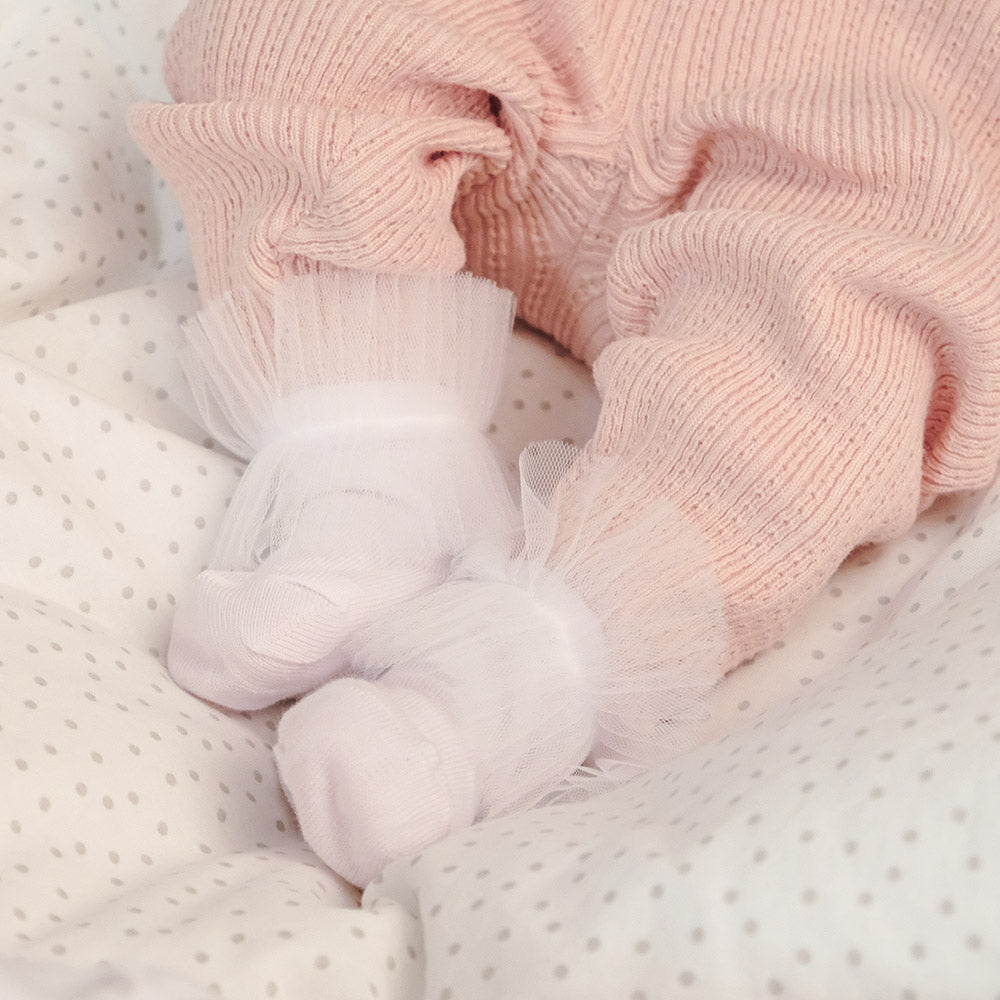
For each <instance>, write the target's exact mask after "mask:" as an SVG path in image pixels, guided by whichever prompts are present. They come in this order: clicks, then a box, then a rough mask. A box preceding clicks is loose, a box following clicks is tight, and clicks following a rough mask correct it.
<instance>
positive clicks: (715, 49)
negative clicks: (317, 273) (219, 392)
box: [132, 0, 1000, 671]
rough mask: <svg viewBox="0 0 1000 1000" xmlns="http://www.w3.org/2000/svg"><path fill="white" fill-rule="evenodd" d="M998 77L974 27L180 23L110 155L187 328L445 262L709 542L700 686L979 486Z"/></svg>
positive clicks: (999, 13)
mask: <svg viewBox="0 0 1000 1000" xmlns="http://www.w3.org/2000/svg"><path fill="white" fill-rule="evenodd" d="M998 53H1000V4H998V3H997V2H983V3H977V4H958V3H955V2H952V0H927V2H921V3H911V4H901V3H898V2H889V0H881V2H880V0H814V2H809V3H787V4H762V3H753V2H750V0H667V2H653V3H643V2H639V0H589V2H585V0H521V2H516V0H489V2H487V0H409V2H394V3H388V2H383V0H337V2H335V3H334V2H330V0H195V2H193V3H192V4H191V5H190V7H189V8H188V9H187V11H186V12H185V14H184V16H183V17H182V18H181V20H180V22H179V24H178V26H177V28H176V30H175V32H174V35H173V37H172V39H171V42H170V45H169V49H168V54H167V74H168V81H169V83H170V86H171V89H172V92H173V94H174V96H175V97H176V99H177V100H178V102H180V103H178V104H177V105H176V106H163V105H154V106H150V105H145V106H140V107H139V108H137V109H136V110H135V112H134V114H133V117H132V127H133V129H134V131H135V134H136V135H137V137H138V138H139V140H140V142H141V143H142V144H143V146H144V148H145V149H146V150H147V151H148V152H149V154H150V155H151V156H152V157H153V159H154V160H155V162H156V164H157V165H158V166H159V167H160V169H161V170H162V171H163V172H164V174H165V175H166V177H167V179H168V180H169V182H170V183H171V185H172V186H173V188H174V189H175V191H176V192H177V194H178V196H179V198H180V200H181V202H182V205H183V206H184V209H185V212H186V215H187V218H188V222H189V228H190V231H191V235H192V241H193V245H194V252H195V258H196V263H197V267H198V270H199V276H200V279H201V282H202V288H203V291H204V292H205V294H206V295H208V296H214V295H216V294H217V293H219V292H220V291H222V290H224V289H226V288H228V287H230V286H232V285H236V286H239V287H243V288H249V289H252V290H256V291H255V293H256V294H259V295H260V296H261V302H266V294H267V293H268V292H269V291H270V289H271V287H272V286H273V284H274V283H275V281H277V280H278V279H280V278H281V277H282V276H284V275H287V274H290V273H296V272H298V271H302V270H314V269H317V268H322V267H323V266H328V265H339V266H350V267H358V268H363V269H373V270H380V269H387V270H399V271H449V270H454V269H456V268H458V267H460V266H462V264H463V262H464V263H465V264H466V265H467V266H468V267H469V268H470V269H471V270H473V271H475V272H477V273H479V274H482V275H485V276H488V277H491V278H493V279H494V280H495V281H497V282H498V283H499V284H501V285H503V286H505V287H508V288H511V289H512V290H513V291H514V292H515V293H516V295H517V297H518V301H519V306H520V311H521V313H522V315H523V316H524V318H525V319H527V320H528V321H529V322H531V323H533V324H535V325H537V326H539V327H540V328H542V329H543V330H546V331H547V332H549V333H551V334H552V335H553V336H555V337H556V338H557V339H558V340H560V341H561V342H562V343H563V344H565V345H566V346H567V347H569V348H570V349H571V350H572V351H573V352H574V353H575V354H577V355H578V356H579V357H581V358H583V359H584V360H586V361H588V362H591V363H593V362H595V361H596V362H597V364H596V369H595V373H596V377H597V380H598V385H599V388H600V389H601V392H602V394H603V398H604V407H603V411H602V415H601V419H600V424H599V427H598V429H597V433H596V436H595V438H594V440H593V441H592V442H591V443H590V445H589V446H588V450H587V454H588V455H589V456H591V458H592V459H593V460H597V459H599V458H600V457H601V456H609V455H610V456H613V457H615V458H616V460H617V467H618V469H619V478H618V484H617V487H616V489H617V493H618V495H617V497H616V498H615V503H617V504H620V507H621V510H622V511H623V515H622V516H625V517H627V516H629V515H628V512H629V511H630V510H632V511H634V512H636V513H638V512H641V511H642V510H643V509H645V507H646V506H647V505H648V503H649V502H650V500H651V498H653V497H658V496H665V497H668V498H669V499H670V501H671V502H672V503H673V504H674V505H675V506H676V508H677V509H679V511H680V512H681V514H682V515H683V516H684V518H685V519H686V520H687V521H688V522H689V523H690V524H691V525H693V526H695V527H696V528H697V530H699V531H700V532H702V534H703V535H704V538H705V539H706V541H707V543H708V545H709V547H710V550H711V551H712V553H713V557H714V562H715V566H716V571H717V574H718V578H719V582H720V586H721V588H722V592H723V595H724V600H725V606H726V612H727V616H728V618H729V622H730V628H729V635H730V637H731V648H730V649H729V650H728V652H727V654H726V656H725V658H724V659H723V661H722V662H720V663H719V664H716V665H715V669H717V670H719V671H722V670H725V669H728V668H729V667H731V666H733V665H734V664H735V663H737V662H738V661H739V660H740V659H741V658H742V657H745V656H748V655H750V654H752V653H754V652H755V651H757V650H758V649H760V648H761V647H762V646H763V645H764V644H766V643H767V642H768V641H770V640H772V639H773V638H774V637H775V636H776V635H778V634H779V633H780V632H781V631H782V630H783V629H784V628H786V627H787V625H788V623H789V622H790V620H791V619H792V618H793V617H794V616H795V615H796V614H798V613H799V611H800V610H801V609H802V607H803V605H804V604H805V602H806V601H808V600H809V598H810V597H811V596H812V595H813V594H814V593H815V592H816V590H817V588H819V587H820V586H821V584H822V582H823V581H824V580H825V579H826V578H827V577H828V575H829V574H830V573H831V572H832V571H833V570H834V569H835V568H836V566H837V564H838V563H839V562H840V561H841V560H842V559H843V558H844V557H845V556H846V555H847V554H848V553H849V552H850V551H851V550H852V549H853V548H855V547H856V546H858V545H861V544H864V543H866V542H870V541H873V540H877V539H880V538H883V537H885V536H887V535H889V534H891V533H893V532H896V531H899V530H901V529H903V528H904V527H905V526H906V525H907V524H908V523H909V522H910V521H911V520H912V518H913V517H914V516H915V514H916V513H917V512H918V511H919V510H920V509H921V507H922V506H924V505H926V504H927V503H929V502H930V501H931V500H933V498H934V497H935V496H937V495H939V494H941V493H944V492H948V491H952V490H958V489H965V488H970V487H975V486H978V485H981V484H983V483H985V482H986V481H987V479H988V478H989V477H990V476H991V475H992V474H993V472H994V471H995V469H996V465H997V461H998V455H1000V280H998V278H997V273H998V269H1000V224H998V218H1000V72H998V69H997V62H998ZM317 262H318V263H317ZM262 308H266V306H262ZM602 352H603V353H602ZM579 468H580V472H579V475H578V477H577V480H576V482H577V484H582V483H585V480H586V456H585V460H584V461H583V462H582V463H581V465H580V467H579ZM565 488H566V490H567V491H569V492H570V493H571V492H572V490H573V489H575V488H577V485H575V484H574V483H573V482H569V483H567V484H566V487H565ZM579 488H581V489H582V488H585V486H580V487H579Z"/></svg>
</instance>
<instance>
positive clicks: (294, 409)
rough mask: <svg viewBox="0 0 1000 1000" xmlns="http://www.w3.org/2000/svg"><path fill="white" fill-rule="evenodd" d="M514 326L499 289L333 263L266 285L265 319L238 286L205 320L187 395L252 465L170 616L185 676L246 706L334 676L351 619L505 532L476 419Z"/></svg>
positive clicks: (505, 511) (194, 332)
mask: <svg viewBox="0 0 1000 1000" xmlns="http://www.w3.org/2000/svg"><path fill="white" fill-rule="evenodd" d="M512 320H513V303H512V297H511V296H510V294H509V293H508V292H505V291H503V290H501V289H499V288H497V286H495V285H493V284H492V283H491V282H488V281H485V280H483V279H479V278H475V277H473V276H471V275H467V274H461V275H448V276H424V275H381V274H380V275H372V274H365V273H361V272H347V271H344V272H333V273H324V274H319V275H303V276H300V277H296V278H293V279H291V280H290V281H289V282H288V283H287V284H284V285H281V286H279V287H278V289H277V291H276V298H275V303H274V320H273V323H271V322H268V321H266V320H263V321H262V320H261V318H260V317H259V315H258V314H256V313H254V311H253V310H252V309H250V308H249V307H247V306H245V304H244V302H243V301H242V300H241V299H240V298H239V297H234V296H229V297H226V298H224V299H221V300H219V301H217V302H214V303H211V304H209V305H208V306H207V307H206V309H205V310H203V311H202V312H201V313H200V314H199V316H198V318H197V320H196V321H195V322H194V323H193V324H191V325H190V326H189V327H188V329H187V330H186V333H187V347H186V351H185V355H184V358H183V361H184V365H185V373H186V375H187V378H188V381H189V384H190V386H191V391H192V394H193V397H194V399H195V401H196V404H197V406H198V409H199V412H200V414H201V416H202V419H203V421H204V423H205V425H206V427H207V428H208V430H209V431H210V432H211V433H212V434H213V436H214V437H215V438H216V439H217V440H218V441H219V442H220V443H221V444H223V445H224V446H225V447H226V448H228V449H230V450H231V451H233V452H234V453H235V454H237V455H239V456H241V457H244V458H249V459H250V462H249V465H248V466H247V468H246V471H245V473H244V475H243V478H242V481H241V482H240V485H239V487H238V489H237V490H236V492H235V494H234V495H233V497H232V500H231V503H230V506H229V509H228V511H227V513H226V516H225V518H224V520H223V523H222V525H221V528H220V531H219V534H218V537H217V539H216V542H215V546H214V549H213V551H212V553H211V557H210V560H209V565H208V569H207V570H206V571H205V572H204V573H202V574H201V575H200V576H199V578H198V580H197V581H196V584H195V589H194V595H193V597H192V599H191V600H190V601H188V602H186V603H185V604H184V605H183V606H182V607H181V608H180V609H179V610H178V613H177V616H176V618H175V623H174V630H173V636H172V640H171V646H170V651H169V666H170V669H171V672H172V673H173V675H174V677H175V678H176V679H177V681H178V682H179V683H180V684H181V685H182V686H184V687H186V688H188V689H189V690H191V691H192V692H194V693H196V694H199V695H201V696H202V697H205V698H208V699H210V700H212V701H215V702H217V703H219V704H223V705H226V706H228V707H231V708H241V709H253V708H261V707H264V706H265V705H268V704H272V703H274V702H275V701H278V700H281V699H283V698H287V697H290V696H294V695H297V694H301V693H303V692H305V691H308V690H311V689H312V688H314V687H316V686H317V685H318V684H320V683H322V682H323V681H324V680H326V679H328V678H329V677H332V676H336V675H337V674H339V673H341V672H342V671H343V670H344V669H345V667H346V661H345V659H344V655H343V651H342V648H341V647H342V643H343V641H344V639H345V638H346V637H347V636H348V635H349V634H350V633H351V631H352V630H353V629H355V628H357V627H358V626H359V625H360V624H362V623H363V622H364V621H366V620H368V619H369V618H370V617H371V616H372V615H373V614H375V613H377V612H379V611H381V610H382V609H384V608H386V607H389V606H391V605H392V604H394V603H396V602H397V601H399V600H400V599H402V598H403V597H405V596H408V595H410V594H412V593H415V592H417V591H419V590H421V589H424V588H425V587H427V586H430V585H431V584H433V583H435V582H437V581H439V580H440V579H441V578H442V577H443V575H444V574H445V573H446V572H447V569H448V566H449V563H450V559H451V558H452V557H453V556H454V555H455V554H456V553H457V552H459V551H461V549H462V548H463V547H464V546H465V545H466V544H467V543H468V540H469V539H470V538H475V537H481V536H483V535H492V534H495V533H496V532H497V531H505V530H507V528H508V526H509V524H510V520H511V518H512V516H513V514H514V508H513V505H512V503H511V501H510V499H509V497H510V491H509V487H508V484H507V482H506V480H505V477H504V474H503V472H502V471H501V467H500V463H499V462H498V460H497V457H496V455H495V453H494V450H493V448H492V446H491V445H490V444H489V443H488V441H487V440H486V438H485V436H484V435H483V433H482V431H483V429H485V426H486V424H487V422H488V420H489V417H490V415H491V413H492V410H493V408H494V405H495V400H496V394H497V391H498V386H499V381H500V377H501V375H502V372H503V365H504V357H505V351H506V345H507V343H508V339H509V334H510V329H511V325H512ZM498 499H499V502H498Z"/></svg>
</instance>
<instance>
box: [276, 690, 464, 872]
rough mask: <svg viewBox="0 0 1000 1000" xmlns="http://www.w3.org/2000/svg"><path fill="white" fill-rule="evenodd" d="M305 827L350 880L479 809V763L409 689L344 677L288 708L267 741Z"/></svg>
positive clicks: (461, 825)
mask: <svg viewBox="0 0 1000 1000" xmlns="http://www.w3.org/2000/svg"><path fill="white" fill-rule="evenodd" d="M274 752H275V757H276V759H277V763H278V770H279V774H280V776H281V781H282V784H283V785H284V788H285V792H286V794H287V795H288V798H289V800H290V801H291V803H292V805H293V807H294V809H295V812H296V815H297V816H298V820H299V825H300V826H301V828H302V833H303V836H304V837H305V839H306V841H307V842H308V843H309V845H310V846H311V847H312V849H313V850H314V851H315V852H316V853H317V854H318V855H319V857H320V858H321V859H322V860H323V861H324V862H325V863H326V864H327V865H329V866H330V868H332V869H333V870H334V871H335V872H337V873H338V874H339V875H342V876H343V877H344V878H346V879H347V880H348V881H349V882H352V883H353V884H355V885H359V886H364V885H366V884H367V883H368V882H370V881H371V880H372V879H373V878H374V877H375V876H376V875H377V874H378V873H379V872H380V871H381V870H382V869H383V868H384V867H385V866H386V865H387V864H388V863H389V862H390V861H393V860H394V859H396V858H399V857H404V856H406V855H410V854H414V853H416V852H417V851H420V850H422V849H423V848H425V847H427V846H428V845H429V844H433V843H435V842H436V841H438V840H440V839H441V838H442V837H444V836H445V835H446V834H448V833H450V832H451V831H453V830H459V829H463V828H464V827H467V826H469V825H471V823H472V822H473V821H474V820H475V818H476V805H477V801H478V793H477V787H476V763H475V760H474V759H473V756H472V754H471V753H470V752H469V750H468V748H467V747H466V746H465V744H464V742H463V740H462V739H461V737H460V736H459V734H458V733H457V731H456V730H455V728H454V727H453V725H452V723H451V722H450V720H449V719H448V718H447V717H446V716H445V715H444V713H442V712H441V711H440V710H439V709H437V708H436V707H435V706H434V705H433V704H432V703H431V701H430V700H429V699H428V698H426V697H424V696H423V695H421V694H418V693H417V692H415V691H411V690H408V689H405V688H394V687H390V686H388V685H375V684H372V683H369V682H367V681H364V680H360V679H356V678H344V679H341V680H335V681H332V682H331V683H329V684H327V685H325V686H324V687H322V688H320V689H319V690H318V691H314V692H313V693H312V694H310V695H308V696H307V697H305V698H304V699H303V700H302V701H300V702H299V703H298V704H297V705H295V706H294V707H292V708H291V709H289V710H288V712H286V713H285V715H284V717H283V718H282V720H281V723H280V725H279V727H278V743H277V745H276V746H275V748H274Z"/></svg>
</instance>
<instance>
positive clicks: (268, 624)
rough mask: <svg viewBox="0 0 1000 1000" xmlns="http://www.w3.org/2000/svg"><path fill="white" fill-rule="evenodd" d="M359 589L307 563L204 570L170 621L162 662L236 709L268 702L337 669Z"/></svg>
mask: <svg viewBox="0 0 1000 1000" xmlns="http://www.w3.org/2000/svg"><path fill="white" fill-rule="evenodd" d="M357 592H358V587H357V585H356V584H355V583H353V582H352V581H350V580H348V579H345V578H344V577H341V576H338V575H336V574H332V573H321V572H318V571H317V570H316V569H315V568H312V569H310V568H309V567H307V566H299V567H297V568H294V572H293V568H292V567H285V568H284V571H283V572H281V573H266V572H260V571H256V572H224V571H221V570H205V571H204V572H202V573H200V574H199V576H198V579H197V581H196V583H195V593H194V595H193V597H192V599H191V600H190V601H189V602H188V603H187V604H185V605H184V606H183V607H182V608H180V609H179V610H178V612H177V615H176V616H175V619H174V626H173V633H172V635H171V641H170V649H169V654H168V665H169V669H170V673H171V675H172V676H173V677H174V679H175V680H176V681H177V683H178V684H180V685H181V687H184V688H186V689H187V690H188V691H191V692H192V693H193V694H196V695H198V696H200V697H202V698H207V699H208V700H209V701H213V702H215V703H216V704H219V705H224V706H225V707H227V708H234V709H239V710H254V709H258V708H264V707H266V706H267V705H273V704H274V703H275V702H277V701H281V700H282V699H284V698H289V697H293V696H295V695H299V694H303V693H304V692H306V691H311V690H312V689H313V688H315V687H317V686H318V685H319V684H322V683H323V682H324V681H327V680H329V679H330V678H331V677H334V676H336V675H337V674H339V673H341V672H342V671H343V670H344V669H345V667H346V665H347V659H346V657H345V655H344V653H343V652H342V649H341V647H342V645H343V642H344V639H345V638H346V636H347V634H348V632H349V631H350V630H351V629H352V628H354V627H355V626H356V624H357V620H358V613H359V611H360V610H361V604H362V603H363V602H360V601H359V600H358V599H357V596H358V595H357Z"/></svg>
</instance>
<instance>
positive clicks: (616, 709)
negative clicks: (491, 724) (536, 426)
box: [452, 442, 728, 796]
mask: <svg viewBox="0 0 1000 1000" xmlns="http://www.w3.org/2000/svg"><path fill="white" fill-rule="evenodd" d="M520 472H521V506H522V514H523V519H524V526H523V530H522V531H519V532H518V533H516V534H515V535H513V536H511V537H510V538H509V542H508V546H507V547H506V548H504V547H502V546H497V545H496V544H490V543H480V544H476V545H473V546H471V547H470V548H469V550H468V551H467V552H466V553H465V554H464V555H463V556H462V557H461V558H460V559H459V560H458V561H457V563H456V565H455V566H454V568H453V571H452V576H453V578H466V579H479V580H485V579H493V580H505V581H507V582H509V583H511V584H513V585H515V586H518V587H520V588H522V589H524V590H526V591H528V592H529V593H531V594H532V595H533V596H534V598H535V600H536V601H537V602H538V604H539V605H540V606H541V607H543V608H545V609H546V611H547V613H549V614H551V615H553V616H555V617H556V618H558V619H560V620H561V621H562V623H563V629H562V634H563V635H565V636H566V637H568V638H567V642H568V643H569V648H570V649H571V655H572V657H573V658H574V659H575V661H576V663H577V666H578V670H579V674H580V676H581V677H582V678H583V679H584V682H585V684H586V686H587V689H588V691H589V701H590V703H591V704H592V705H593V707H594V712H595V727H594V739H593V743H592V746H591V750H590V755H589V758H588V762H587V763H588V767H587V769H586V775H587V776H588V777H589V778H593V777H594V776H598V777H599V779H600V780H598V781H590V782H589V784H590V785H591V786H592V787H593V790H595V791H596V790H599V789H600V788H603V787H607V786H608V785H610V784H615V783H618V782H619V781H623V780H627V779H628V778H630V777H633V776H634V775H635V774H636V773H638V772H639V771H640V770H641V769H643V768H645V767H648V766H651V765H655V764H657V763H661V762H663V761H665V760H667V759H670V758H671V757H674V756H676V755H677V754H679V753H681V752H683V751H684V750H686V749H689V748H690V747H691V746H692V745H693V744H694V743H695V742H696V740H697V734H698V729H699V725H700V723H701V722H702V721H703V720H704V718H705V714H706V702H707V696H708V693H709V692H710V690H711V689H712V687H714V685H715V684H716V683H717V682H718V681H719V679H720V678H721V674H722V667H721V664H722V663H723V659H724V656H725V653H726V650H727V644H728V628H727V621H726V615H725V610H724V603H723V599H722V592H721V589H720V586H719V582H718V579H717V577H716V573H715V570H714V566H713V560H712V555H711V552H710V550H709V548H708V544H707V542H706V541H705V540H704V538H703V537H702V535H701V534H700V533H699V532H698V531H697V530H696V529H695V528H694V527H693V526H692V525H691V524H690V523H689V522H688V521H687V520H686V519H685V518H684V517H683V515H681V513H680V512H679V511H678V510H677V509H676V507H675V506H674V505H673V504H672V503H671V502H670V501H668V500H667V499H665V498H654V499H653V500H652V501H650V500H649V499H648V498H643V499H642V500H640V499H639V498H636V497H631V496H628V495H627V494H626V493H624V492H623V486H624V481H623V479H622V477H620V476H619V475H618V474H617V463H616V461H615V459H614V458H601V457H596V458H595V457H593V456H589V455H587V454H586V453H584V452H580V451H579V450H577V449H576V448H574V447H572V446H569V445H565V444H563V443H561V442H539V443H537V444H533V445H530V446H529V447H528V448H527V449H525V451H524V453H523V454H522V456H521V461H520ZM582 776H584V772H581V775H578V776H577V777H582ZM587 786H588V781H587V780H584V781H583V782H580V781H578V780H577V779H576V778H568V779H565V780H563V781H561V782H560V783H559V785H558V787H557V788H556V789H555V790H554V791H555V792H556V793H557V794H558V793H559V792H560V791H564V792H566V793H567V794H573V795H579V794H580V788H586V787H587ZM552 791H553V790H552V789H550V796H551V793H552Z"/></svg>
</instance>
